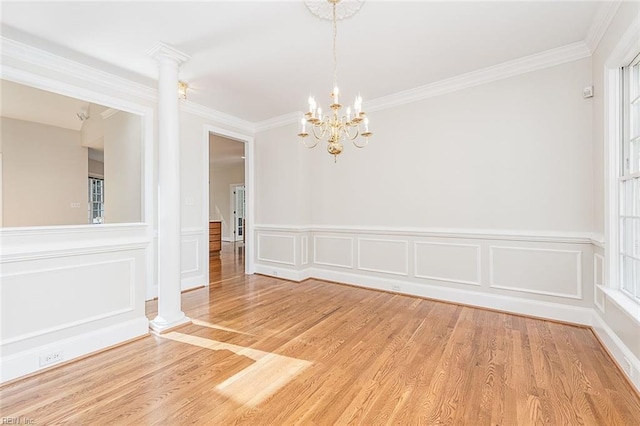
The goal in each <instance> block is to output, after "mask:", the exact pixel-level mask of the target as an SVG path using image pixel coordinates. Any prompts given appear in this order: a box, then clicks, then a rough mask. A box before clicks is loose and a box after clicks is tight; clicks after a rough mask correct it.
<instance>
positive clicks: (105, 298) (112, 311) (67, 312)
mask: <svg viewBox="0 0 640 426" xmlns="http://www.w3.org/2000/svg"><path fill="white" fill-rule="evenodd" d="M135 289H136V279H135V259H133V258H127V259H118V260H113V261H101V262H87V263H78V264H76V265H70V266H64V267H55V268H43V269H34V270H30V271H25V272H16V273H10V274H4V275H3V276H2V288H1V291H2V300H1V303H2V314H1V315H2V337H3V341H2V345H7V344H10V343H14V342H17V341H20V340H26V339H30V338H33V337H36V336H41V335H44V334H49V333H52V332H54V331H58V330H62V329H66V328H71V327H76V326H78V325H81V324H86V323H89V322H93V321H96V320H99V319H103V318H107V317H113V316H117V315H120V314H123V313H126V312H131V311H133V310H134V306H135ZM52 291H55V294H51V292H52ZM46 295H49V296H46ZM57 300H64V305H63V304H61V303H58V302H57ZM74 300H75V301H77V302H78V303H74V302H73V301H74ZM88 301H93V303H88ZM61 306H66V308H64V309H61ZM43 318H46V327H43V326H42V319H43Z"/></svg>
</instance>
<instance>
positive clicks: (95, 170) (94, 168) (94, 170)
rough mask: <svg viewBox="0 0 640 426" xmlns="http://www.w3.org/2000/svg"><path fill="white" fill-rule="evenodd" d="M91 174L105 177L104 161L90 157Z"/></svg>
mask: <svg viewBox="0 0 640 426" xmlns="http://www.w3.org/2000/svg"><path fill="white" fill-rule="evenodd" d="M89 175H90V176H93V177H104V163H103V162H102V161H98V160H92V159H89Z"/></svg>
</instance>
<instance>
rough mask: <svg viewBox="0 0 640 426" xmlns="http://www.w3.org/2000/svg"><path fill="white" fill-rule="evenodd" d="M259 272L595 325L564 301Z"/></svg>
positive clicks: (337, 274) (310, 273)
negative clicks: (555, 301)
mask: <svg viewBox="0 0 640 426" xmlns="http://www.w3.org/2000/svg"><path fill="white" fill-rule="evenodd" d="M256 273H258V274H262V275H268V276H270V277H278V278H284V279H287V280H291V281H297V282H300V281H303V280H306V279H308V278H317V279H321V280H327V281H335V282H337V283H344V284H350V285H355V286H358V287H364V288H371V289H375V290H383V291H392V292H394V293H400V294H407V295H411V296H419V297H425V298H429V299H437V300H442V301H445V302H453V303H460V304H463V305H470V306H477V307H480V308H488V309H496V310H499V311H505V312H511V313H514V314H522V315H528V316H532V317H540V318H545V319H551V320H555V321H564V322H570V323H573V324H581V325H589V326H590V325H591V324H592V316H593V309H590V308H584V307H580V306H572V305H565V304H561V303H552V302H543V301H539V300H531V299H524V298H520V297H512V296H504V295H500V294H492V293H483V292H479V291H473V290H461V289H457V288H450V287H442V286H435V285H429V284H418V283H412V282H407V281H400V280H393V279H389V278H380V277H372V276H367V275H360V274H352V273H349V272H341V271H332V270H327V269H319V268H306V269H303V270H293V269H286V268H280V267H276V266H268V265H256Z"/></svg>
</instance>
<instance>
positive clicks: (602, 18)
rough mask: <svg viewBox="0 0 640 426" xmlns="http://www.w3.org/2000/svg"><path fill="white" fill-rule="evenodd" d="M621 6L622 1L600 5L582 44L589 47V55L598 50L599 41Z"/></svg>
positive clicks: (617, 0)
mask: <svg viewBox="0 0 640 426" xmlns="http://www.w3.org/2000/svg"><path fill="white" fill-rule="evenodd" d="M621 4H622V1H620V0H616V1H611V2H605V3H602V4H601V5H600V7H599V8H598V12H597V13H596V16H595V17H594V18H593V22H591V26H590V27H589V32H588V33H587V37H586V38H585V39H584V42H585V43H586V44H587V46H588V47H589V50H591V53H593V52H595V51H596V49H597V48H598V44H600V40H602V37H604V33H605V32H606V31H607V28H609V25H610V24H611V21H612V20H613V18H614V16H616V13H617V12H618V8H619V7H620V5H621Z"/></svg>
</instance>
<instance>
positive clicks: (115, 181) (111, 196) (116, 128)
mask: <svg viewBox="0 0 640 426" xmlns="http://www.w3.org/2000/svg"><path fill="white" fill-rule="evenodd" d="M103 126H104V182H105V183H104V191H105V194H104V218H105V223H129V222H140V221H141V220H142V123H141V120H140V117H139V116H137V115H135V114H130V113H127V112H123V111H120V112H118V113H116V114H114V115H112V116H110V117H109V118H107V119H105V120H104V121H103Z"/></svg>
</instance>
